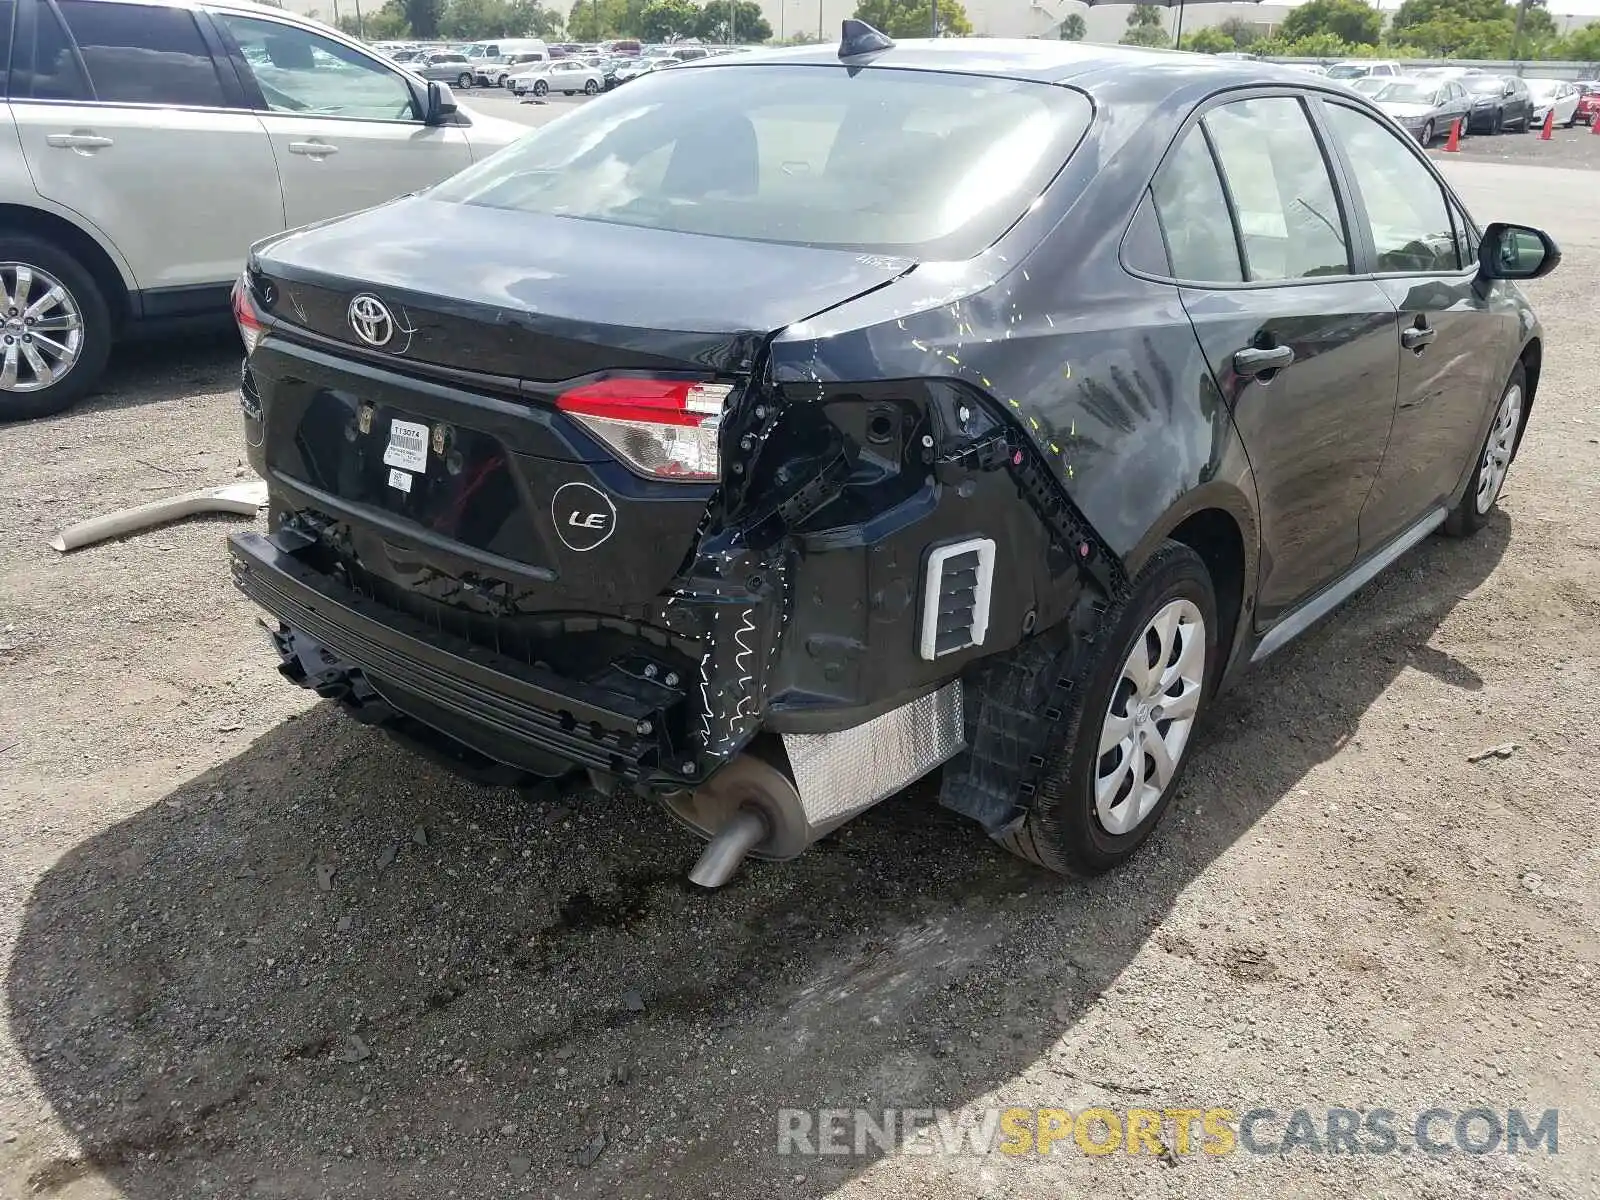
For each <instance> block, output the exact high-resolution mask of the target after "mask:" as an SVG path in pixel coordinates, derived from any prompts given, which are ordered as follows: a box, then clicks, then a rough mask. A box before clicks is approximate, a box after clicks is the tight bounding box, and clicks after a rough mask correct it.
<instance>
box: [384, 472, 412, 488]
mask: <svg viewBox="0 0 1600 1200" xmlns="http://www.w3.org/2000/svg"><path fill="white" fill-rule="evenodd" d="M389 486H390V487H392V488H399V489H400V490H401V491H402V492H410V491H411V476H410V475H407V474H406V473H405V472H404V471H396V470H395V469H394V468H393V467H390V468H389Z"/></svg>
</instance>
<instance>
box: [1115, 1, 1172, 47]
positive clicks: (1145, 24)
mask: <svg viewBox="0 0 1600 1200" xmlns="http://www.w3.org/2000/svg"><path fill="white" fill-rule="evenodd" d="M1122 44H1123V45H1124V46H1170V45H1172V38H1171V37H1169V36H1168V35H1167V29H1166V22H1165V21H1164V20H1163V19H1162V16H1161V9H1160V8H1159V7H1158V6H1157V5H1154V4H1135V5H1134V6H1133V11H1132V12H1130V13H1129V14H1128V31H1127V32H1126V33H1124V34H1123V35H1122Z"/></svg>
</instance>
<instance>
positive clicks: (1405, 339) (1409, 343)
mask: <svg viewBox="0 0 1600 1200" xmlns="http://www.w3.org/2000/svg"><path fill="white" fill-rule="evenodd" d="M1438 336H1439V331H1438V330H1437V329H1432V328H1430V327H1429V326H1427V325H1413V326H1411V328H1410V329H1402V330H1401V331H1400V344H1401V345H1402V346H1404V347H1405V348H1406V349H1407V350H1415V351H1416V352H1417V353H1418V354H1420V353H1422V348H1423V347H1424V346H1426V345H1427V344H1428V343H1429V342H1431V341H1433V339H1434V338H1436V337H1438Z"/></svg>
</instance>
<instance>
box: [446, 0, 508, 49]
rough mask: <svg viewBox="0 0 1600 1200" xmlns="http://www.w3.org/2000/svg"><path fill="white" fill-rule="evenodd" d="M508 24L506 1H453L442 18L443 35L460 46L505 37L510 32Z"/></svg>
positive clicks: (451, 0)
mask: <svg viewBox="0 0 1600 1200" xmlns="http://www.w3.org/2000/svg"><path fill="white" fill-rule="evenodd" d="M505 20H506V6H505V3H504V0H450V3H449V4H448V5H447V6H446V7H445V10H444V14H443V15H442V16H441V17H440V18H439V34H440V36H441V37H446V38H449V39H450V40H451V41H457V42H475V41H477V40H478V39H479V38H491V37H504V36H505V35H506V34H508V33H509V32H510V30H509V29H507V28H506V25H505Z"/></svg>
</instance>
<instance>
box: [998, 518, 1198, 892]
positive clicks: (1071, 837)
mask: <svg viewBox="0 0 1600 1200" xmlns="http://www.w3.org/2000/svg"><path fill="white" fill-rule="evenodd" d="M1177 599H1185V600H1189V601H1190V602H1192V603H1193V604H1194V606H1195V607H1196V608H1197V609H1198V610H1199V612H1200V614H1201V619H1202V621H1203V622H1204V625H1205V637H1206V645H1205V667H1204V668H1203V678H1202V681H1201V689H1200V697H1199V708H1198V710H1197V713H1196V716H1195V727H1198V726H1199V725H1200V723H1201V722H1202V721H1203V720H1204V719H1205V712H1206V707H1207V704H1208V701H1209V699H1210V695H1211V693H1212V691H1214V690H1215V682H1216V673H1217V669H1218V667H1219V666H1220V664H1219V662H1218V658H1217V634H1218V632H1219V631H1218V629H1217V603H1216V595H1215V592H1214V591H1213V589H1212V585H1211V575H1210V573H1209V572H1208V571H1207V570H1206V565H1205V563H1204V561H1203V560H1202V559H1201V558H1200V556H1199V555H1198V554H1196V553H1195V552H1194V551H1193V550H1191V549H1190V548H1189V547H1187V546H1184V545H1181V544H1179V543H1177V542H1166V543H1164V544H1163V545H1162V546H1161V547H1160V549H1158V550H1157V551H1156V552H1155V554H1154V555H1152V556H1151V558H1150V561H1149V562H1148V563H1147V564H1146V565H1145V567H1144V569H1143V570H1141V571H1140V572H1139V575H1138V577H1137V578H1136V579H1135V580H1134V581H1133V583H1132V586H1131V587H1130V589H1129V593H1128V596H1127V598H1126V599H1125V600H1123V601H1122V602H1121V603H1120V604H1116V605H1113V606H1112V607H1111V608H1109V609H1108V610H1107V611H1106V612H1105V614H1104V615H1103V616H1102V617H1101V623H1100V626H1099V633H1098V634H1097V635H1096V636H1095V638H1094V639H1093V641H1090V642H1088V643H1086V644H1085V645H1084V647H1083V649H1082V650H1081V651H1080V652H1078V653H1077V656H1076V657H1077V661H1076V663H1062V664H1061V665H1060V666H1058V667H1052V668H1047V669H1046V671H1045V672H1044V677H1045V678H1046V679H1047V680H1053V679H1054V677H1055V675H1054V672H1055V671H1057V670H1060V669H1063V668H1064V669H1070V670H1071V671H1072V673H1073V674H1074V676H1075V677H1076V679H1077V681H1078V682H1077V686H1076V687H1074V688H1073V689H1072V691H1071V692H1070V693H1069V696H1070V701H1069V706H1068V707H1067V709H1066V710H1065V711H1064V712H1062V713H1061V715H1060V717H1059V718H1057V719H1056V720H1055V721H1054V723H1053V725H1052V727H1051V730H1050V733H1049V735H1048V737H1047V738H1046V740H1045V749H1044V757H1045V761H1046V762H1047V763H1048V764H1049V766H1047V767H1046V768H1045V773H1044V777H1043V779H1042V781H1041V783H1040V786H1039V790H1038V792H1037V794H1036V795H1035V796H1034V798H1033V806H1032V808H1031V809H1029V811H1028V813H1027V815H1026V816H1025V817H1024V818H1023V821H1022V823H1021V825H1020V826H1019V827H1017V828H1016V829H1014V830H1012V831H1010V832H1008V833H1005V834H1002V835H1000V837H999V838H998V839H997V840H998V841H999V842H1000V844H1001V845H1003V846H1004V847H1005V848H1006V849H1008V850H1010V851H1011V852H1012V853H1013V854H1016V855H1018V856H1019V857H1021V858H1025V859H1027V860H1028V861H1030V862H1033V863H1037V864H1038V865H1039V866H1041V867H1044V868H1046V869H1047V870H1051V871H1054V872H1056V873H1058V874H1061V875H1079V876H1082V875H1098V874H1100V873H1101V872H1104V871H1108V870H1110V869H1111V868H1113V867H1116V866H1118V865H1120V864H1121V863H1123V862H1125V861H1126V860H1127V859H1128V858H1130V857H1131V856H1132V855H1133V853H1134V852H1135V851H1136V850H1138V848H1139V846H1140V845H1141V844H1142V843H1143V842H1144V840H1145V838H1147V837H1149V835H1150V831H1151V830H1152V829H1154V828H1155V825H1156V822H1157V821H1159V820H1160V819H1161V814H1162V813H1163V812H1165V811H1166V809H1167V806H1168V805H1169V804H1170V803H1171V802H1172V797H1173V795H1174V793H1175V792H1176V791H1177V790H1178V787H1179V785H1180V784H1181V782H1182V779H1183V770H1184V767H1185V765H1186V764H1187V762H1188V760H1189V758H1190V757H1191V756H1192V753H1193V731H1192V730H1191V735H1190V740H1189V742H1188V744H1186V746H1185V748H1184V752H1183V754H1182V756H1181V757H1180V758H1179V760H1178V763H1177V766H1176V769H1175V770H1174V771H1173V774H1172V777H1171V778H1170V779H1169V780H1168V781H1167V786H1166V788H1165V789H1164V790H1163V791H1162V793H1161V796H1160V798H1159V799H1158V800H1157V801H1156V803H1155V804H1154V805H1153V806H1152V808H1151V809H1150V812H1149V813H1148V814H1147V815H1146V816H1145V817H1144V818H1143V819H1142V820H1141V821H1140V822H1139V823H1138V825H1136V826H1135V827H1134V828H1133V829H1131V830H1129V831H1127V832H1125V833H1122V834H1113V833H1110V832H1108V831H1107V829H1106V828H1105V826H1104V825H1103V824H1102V823H1101V821H1100V818H1099V817H1098V815H1097V814H1096V812H1095V803H1094V781H1095V777H1096V774H1097V770H1098V766H1099V763H1100V761H1101V759H1102V756H1101V755H1100V754H1099V753H1098V750H1099V738H1100V732H1101V726H1102V722H1103V720H1104V715H1105V714H1106V712H1107V711H1108V709H1109V707H1110V705H1111V703H1112V700H1113V696H1114V694H1115V693H1116V692H1117V689H1118V688H1119V687H1120V686H1121V681H1122V667H1123V664H1124V663H1125V662H1126V661H1127V659H1128V657H1129V655H1130V654H1131V653H1132V652H1133V649H1134V646H1135V644H1136V641H1137V639H1138V638H1139V637H1140V636H1141V635H1142V634H1143V633H1144V632H1145V627H1146V625H1147V624H1148V623H1149V621H1150V620H1151V618H1152V617H1153V616H1154V615H1155V614H1156V613H1157V612H1159V611H1160V609H1161V608H1162V607H1163V606H1164V605H1166V604H1168V603H1169V602H1171V601H1173V600H1177ZM1068 657H1069V658H1070V653H1069V656H1068ZM1112 753H1116V751H1112Z"/></svg>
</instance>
